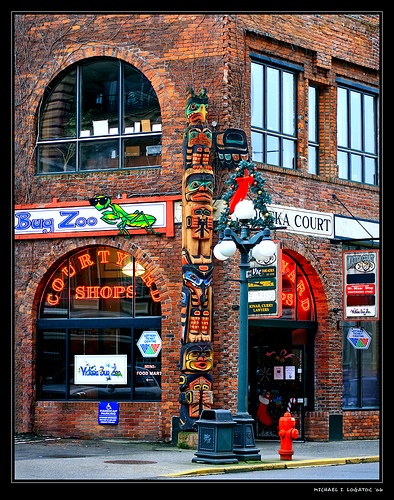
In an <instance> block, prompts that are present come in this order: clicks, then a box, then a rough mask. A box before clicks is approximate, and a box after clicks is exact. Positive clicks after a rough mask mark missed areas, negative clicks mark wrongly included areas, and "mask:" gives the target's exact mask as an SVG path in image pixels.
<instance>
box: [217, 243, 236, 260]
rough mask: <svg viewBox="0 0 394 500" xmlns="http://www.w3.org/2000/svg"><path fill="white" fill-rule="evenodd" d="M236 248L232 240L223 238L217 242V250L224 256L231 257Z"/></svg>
mask: <svg viewBox="0 0 394 500" xmlns="http://www.w3.org/2000/svg"><path fill="white" fill-rule="evenodd" d="M236 250H237V246H236V244H235V243H234V241H233V240H223V241H222V242H221V243H220V244H219V252H220V253H221V254H222V255H224V256H225V257H232V256H233V255H234V254H235V251H236Z"/></svg>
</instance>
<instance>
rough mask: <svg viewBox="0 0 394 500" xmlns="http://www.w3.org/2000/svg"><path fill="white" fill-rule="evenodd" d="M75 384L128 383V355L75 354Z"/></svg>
mask: <svg viewBox="0 0 394 500" xmlns="http://www.w3.org/2000/svg"><path fill="white" fill-rule="evenodd" d="M74 384H85V385H94V384H97V385H107V384H116V385H119V384H127V355H126V354H105V355H104V354H103V355H98V354H96V355H76V356H74Z"/></svg>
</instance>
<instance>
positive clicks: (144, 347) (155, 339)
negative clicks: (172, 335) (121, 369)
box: [137, 330, 161, 358]
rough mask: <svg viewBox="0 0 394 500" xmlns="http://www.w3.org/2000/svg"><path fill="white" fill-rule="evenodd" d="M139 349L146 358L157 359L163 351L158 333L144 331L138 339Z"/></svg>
mask: <svg viewBox="0 0 394 500" xmlns="http://www.w3.org/2000/svg"><path fill="white" fill-rule="evenodd" d="M137 347H138V349H139V350H140V353H141V354H142V356H143V357H144V358H156V357H157V356H158V354H159V352H160V351H161V337H160V335H159V333H158V332H156V331H154V330H153V331H148V330H147V331H144V332H142V334H141V337H140V338H139V339H138V342H137Z"/></svg>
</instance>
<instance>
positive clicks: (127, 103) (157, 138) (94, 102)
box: [36, 58, 162, 174]
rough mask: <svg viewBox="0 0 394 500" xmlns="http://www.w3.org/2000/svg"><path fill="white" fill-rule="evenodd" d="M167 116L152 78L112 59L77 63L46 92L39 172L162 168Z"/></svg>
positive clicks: (43, 107) (40, 141)
mask: <svg viewBox="0 0 394 500" xmlns="http://www.w3.org/2000/svg"><path fill="white" fill-rule="evenodd" d="M161 135H162V134H161V113H160V105H159V101H158V99H157V95H156V93H155V91H154V89H153V87H152V85H151V83H150V82H149V80H148V79H147V78H146V77H145V76H144V75H143V73H141V71H139V70H138V69H136V68H134V67H133V66H131V65H129V64H127V63H125V62H123V61H119V60H118V59H112V58H94V59H88V60H85V61H84V62H81V63H77V64H75V65H73V66H72V67H71V68H70V69H68V70H67V71H66V72H63V73H62V75H61V76H60V77H59V78H58V79H57V80H56V81H54V82H53V83H52V84H51V85H49V86H48V88H47V89H46V92H45V95H44V98H43V102H42V106H41V113H40V116H39V122H38V139H37V168H36V172H37V173H38V174H48V173H65V172H66V173H67V172H68V173H71V172H85V171H90V170H115V169H123V168H136V167H138V168H141V167H153V166H160V164H161Z"/></svg>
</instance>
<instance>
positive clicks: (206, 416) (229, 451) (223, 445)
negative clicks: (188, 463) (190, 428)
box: [192, 410, 238, 464]
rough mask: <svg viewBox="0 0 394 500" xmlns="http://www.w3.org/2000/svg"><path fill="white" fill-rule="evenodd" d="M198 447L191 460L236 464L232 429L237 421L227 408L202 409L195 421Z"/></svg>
mask: <svg viewBox="0 0 394 500" xmlns="http://www.w3.org/2000/svg"><path fill="white" fill-rule="evenodd" d="M196 424H197V428H198V449H197V452H196V453H195V455H196V458H193V459H192V462H195V463H196V462H202V463H208V464H236V463H238V459H237V457H236V456H235V454H234V451H233V446H234V429H235V426H236V425H237V423H236V422H235V421H234V420H233V417H232V415H231V413H230V412H229V411H228V410H203V411H202V412H201V415H200V419H199V420H197V422H196Z"/></svg>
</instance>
